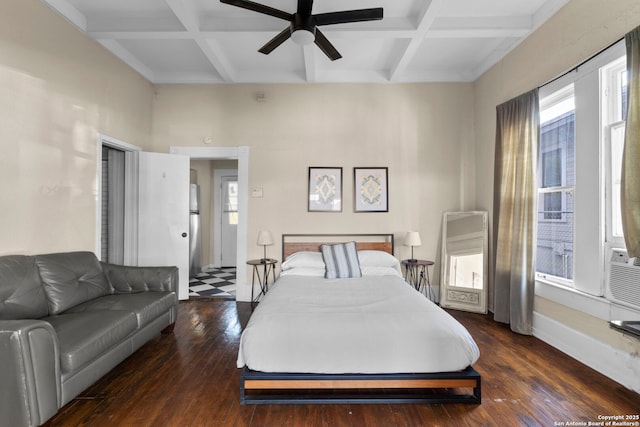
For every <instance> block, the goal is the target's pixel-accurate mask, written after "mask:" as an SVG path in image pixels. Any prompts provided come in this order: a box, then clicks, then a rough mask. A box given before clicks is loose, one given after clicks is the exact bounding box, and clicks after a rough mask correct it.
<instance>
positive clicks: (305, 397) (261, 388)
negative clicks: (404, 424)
mask: <svg viewBox="0 0 640 427" xmlns="http://www.w3.org/2000/svg"><path fill="white" fill-rule="evenodd" d="M316 238H317V239H316ZM357 239H362V240H361V241H358V240H357ZM393 240H394V239H393V234H348V235H347V234H331V235H328V234H285V235H283V236H282V255H283V258H282V259H283V260H284V259H286V257H287V256H289V255H291V254H293V253H295V252H299V251H319V250H320V245H322V244H327V243H329V242H344V241H356V245H357V248H358V249H359V250H382V251H385V252H388V253H390V254H392V255H393V250H394V242H393ZM240 382H241V384H240V403H241V404H290V403H300V404H303V403H334V404H341V403H472V404H480V403H481V401H482V390H481V377H480V374H479V373H478V372H476V371H475V370H474V369H473V368H472V367H471V366H469V367H467V368H466V369H464V370H462V371H457V372H438V373H430V374H424V373H400V374H300V373H274V372H260V371H252V370H250V369H248V368H247V367H245V368H244V370H243V371H242V376H241V380H240Z"/></svg>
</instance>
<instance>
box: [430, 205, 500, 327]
mask: <svg viewBox="0 0 640 427" xmlns="http://www.w3.org/2000/svg"><path fill="white" fill-rule="evenodd" d="M471 215H481V217H482V234H483V236H482V254H483V260H482V269H483V272H482V289H473V288H462V287H452V286H448V285H447V279H448V277H449V276H450V272H449V271H448V265H449V258H450V256H449V253H448V250H447V224H448V220H449V219H450V218H452V217H454V216H471ZM440 258H441V259H440V305H441V306H442V307H445V308H453V309H457V310H463V311H471V312H474V313H484V314H486V313H487V296H488V292H489V268H488V267H489V230H488V212H486V211H467V212H445V213H444V215H443V217H442V253H441V257H440Z"/></svg>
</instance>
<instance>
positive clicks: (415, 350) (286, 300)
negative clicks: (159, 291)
mask: <svg viewBox="0 0 640 427" xmlns="http://www.w3.org/2000/svg"><path fill="white" fill-rule="evenodd" d="M479 355H480V352H479V350H478V347H477V345H476V343H475V342H474V341H473V338H471V335H469V332H468V331H467V330H466V329H465V328H464V327H463V326H462V325H461V324H460V323H459V322H458V321H456V320H455V319H454V318H453V317H451V316H450V315H449V314H448V313H446V312H445V311H444V310H442V309H441V308H440V307H438V306H437V305H435V304H433V303H432V302H430V301H429V300H428V299H427V298H425V297H424V296H423V295H421V294H419V293H418V292H416V291H415V290H414V289H413V288H412V287H411V286H410V285H408V284H407V283H406V282H405V281H404V280H402V278H400V277H395V276H370V277H362V278H357V279H336V280H327V279H324V278H318V277H303V276H281V277H280V278H279V279H278V280H277V281H276V283H275V284H274V285H272V286H271V288H270V290H269V292H268V293H267V295H265V296H264V298H263V300H262V302H260V304H259V305H258V307H257V308H256V310H255V311H254V313H253V315H252V316H251V319H250V320H249V323H248V325H247V327H246V329H245V330H244V332H243V333H242V338H241V340H240V350H239V353H238V367H239V368H242V367H244V366H245V365H246V366H248V367H249V368H250V369H252V370H256V371H263V372H292V373H293V372H303V373H326V374H343V373H412V372H422V373H432V372H449V371H457V370H461V369H464V368H466V367H467V366H470V365H472V364H473V363H474V362H475V361H476V360H477V359H478V357H479Z"/></svg>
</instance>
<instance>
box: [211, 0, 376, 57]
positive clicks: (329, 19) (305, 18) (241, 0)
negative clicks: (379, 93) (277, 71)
mask: <svg viewBox="0 0 640 427" xmlns="http://www.w3.org/2000/svg"><path fill="white" fill-rule="evenodd" d="M220 2H222V3H226V4H230V5H233V6H237V7H241V8H243V9H248V10H252V11H254V12H258V13H263V14H265V15H270V16H274V17H276V18H280V19H283V20H285V21H289V22H290V24H289V26H288V27H287V28H285V29H284V30H282V31H281V32H280V33H279V34H278V35H276V36H275V37H274V38H272V39H271V40H269V42H267V44H265V45H264V46H262V47H261V48H260V49H259V50H258V52H261V53H264V54H265V55H268V54H269V53H271V52H272V51H273V50H274V49H275V48H277V47H278V46H280V45H281V44H282V43H284V42H285V41H286V40H287V39H288V38H289V37H291V39H292V40H293V41H294V42H295V43H297V44H300V45H306V44H310V43H315V44H316V46H318V47H319V48H320V50H322V51H323V52H324V54H325V55H327V56H328V57H329V59H331V60H332V61H335V60H336V59H340V58H342V55H340V52H338V51H337V50H336V48H335V47H333V45H332V44H331V43H330V42H329V40H327V38H326V37H325V36H324V34H322V32H321V31H320V30H319V29H318V28H317V27H319V26H322V25H332V24H344V23H347V22H361V21H375V20H379V19H382V8H381V7H376V8H372V9H358V10H344V11H340V12H329V13H318V14H315V15H312V14H311V8H312V7H313V0H298V11H297V12H296V13H288V12H284V11H282V10H279V9H274V8H272V7H270V6H265V5H262V4H259V3H255V2H252V1H249V0H220Z"/></svg>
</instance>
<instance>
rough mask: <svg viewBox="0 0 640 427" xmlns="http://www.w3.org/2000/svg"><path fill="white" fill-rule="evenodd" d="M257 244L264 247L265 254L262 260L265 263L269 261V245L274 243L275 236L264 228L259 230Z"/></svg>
mask: <svg viewBox="0 0 640 427" xmlns="http://www.w3.org/2000/svg"><path fill="white" fill-rule="evenodd" d="M257 244H258V245H261V246H263V248H264V256H263V258H262V259H261V260H260V261H262V262H263V263H264V262H267V246H269V245H273V237H271V232H269V231H264V230H262V231H260V232H258V243H257Z"/></svg>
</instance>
